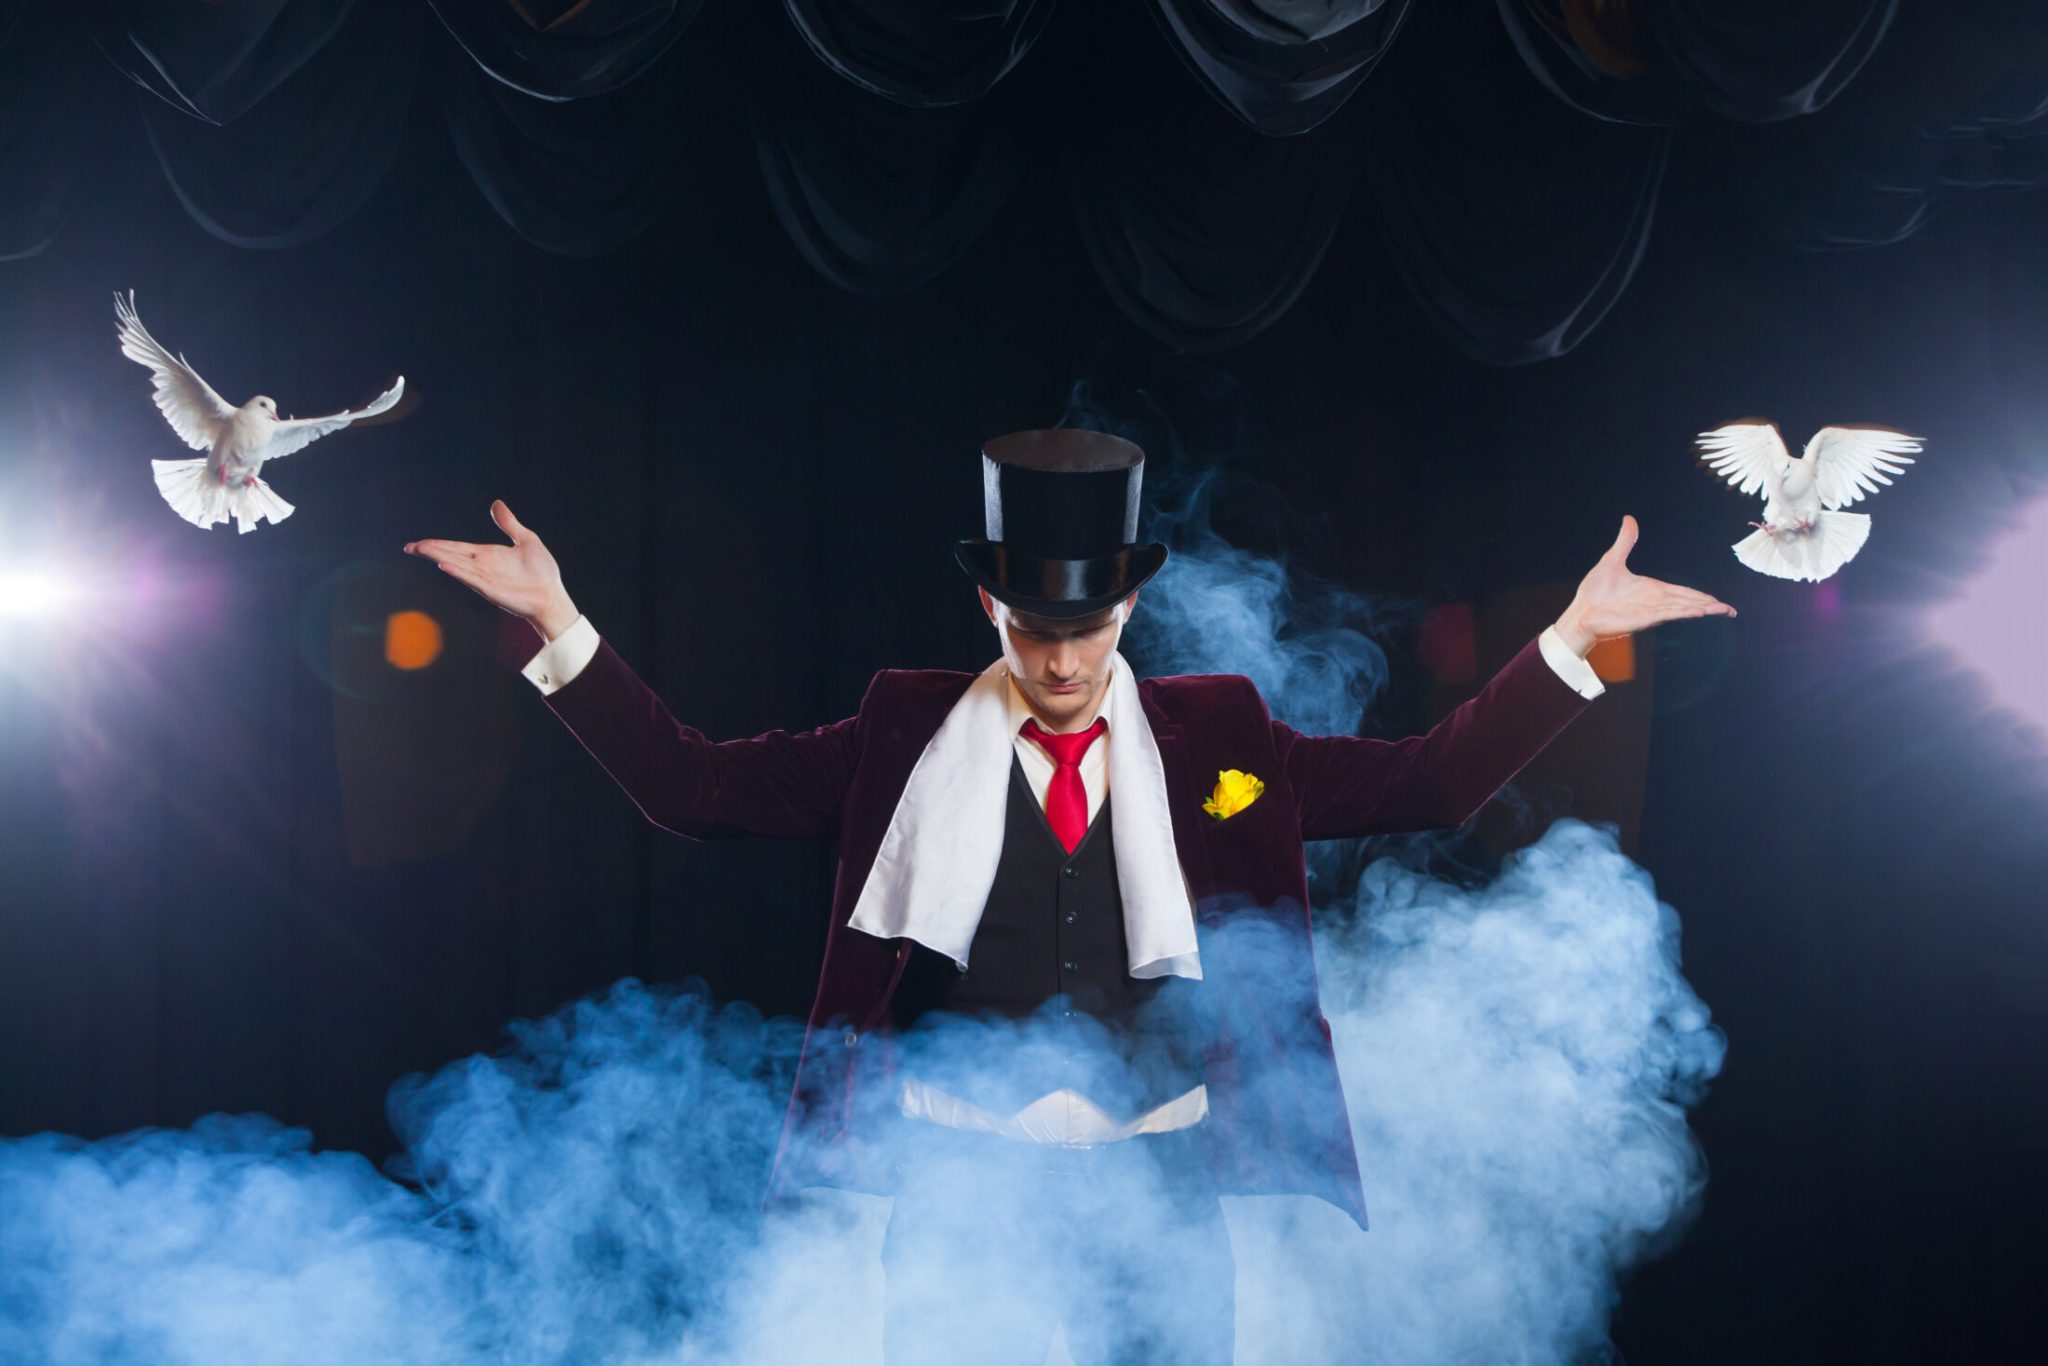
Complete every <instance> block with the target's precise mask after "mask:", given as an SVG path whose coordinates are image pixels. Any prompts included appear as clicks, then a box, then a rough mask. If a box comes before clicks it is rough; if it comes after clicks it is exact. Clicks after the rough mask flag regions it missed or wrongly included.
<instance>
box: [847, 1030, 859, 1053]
mask: <svg viewBox="0 0 2048 1366" xmlns="http://www.w3.org/2000/svg"><path fill="white" fill-rule="evenodd" d="M843 1042H844V1043H845V1044H846V1046H847V1047H848V1048H851V1047H853V1046H854V1045H855V1044H857V1043H859V1042H860V1035H859V1034H858V1033H856V1032H855V1031H853V1030H851V1029H849V1030H847V1031H846V1038H845V1040H844V1041H843Z"/></svg>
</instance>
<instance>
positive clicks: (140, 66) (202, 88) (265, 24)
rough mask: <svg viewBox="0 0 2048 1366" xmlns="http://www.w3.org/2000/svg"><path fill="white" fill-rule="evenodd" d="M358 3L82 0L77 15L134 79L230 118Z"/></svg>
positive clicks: (191, 108)
mask: <svg viewBox="0 0 2048 1366" xmlns="http://www.w3.org/2000/svg"><path fill="white" fill-rule="evenodd" d="M354 4H355V0H239V2H238V3H236V4H232V5H211V4H166V3H164V0H80V3H79V5H78V14H79V17H80V18H81V19H82V20H83V21H84V23H85V26H86V30H87V31H88V32H89V33H91V34H92V37H93V41H94V42H96V43H98V44H99V48H100V51H101V52H103V53H105V54H106V57H107V60H108V61H110V62H112V63H113V64H114V65H115V66H116V67H118V68H119V69H120V70H121V71H123V72H125V73H127V75H128V77H129V78H130V79H131V80H133V81H135V82H136V83H137V84H139V85H141V86H142V87H143V88H144V89H146V90H148V91H151V92H152V93H154V94H156V95H158V96H160V97H161V98H163V99H164V100H165V101H167V102H168V103H169V104H170V105H171V106H172V107H173V108H175V109H178V110H180V111H181V112H183V113H186V114H189V115H191V116H192V117H193V118H195V119H199V120H201V121H203V122H205V123H227V122H229V121H230V120H232V119H235V118H238V117H240V116H241V115H242V114H243V113H244V112H245V111H247V110H248V109H249V108H250V107H251V106H252V105H254V104H255V103H256V102H257V101H258V100H261V99H262V98H263V97H264V96H266V95H268V94H269V93H270V92H271V91H273V90H275V89H276V88H277V87H278V86H279V85H281V84H283V83H284V82H285V81H287V80H289V79H290V78H291V76H292V73H293V72H295V71H297V70H298V69H299V68H300V67H302V66H304V65H305V64H306V63H307V62H309V61H311V60H312V58H313V56H314V54H315V53H317V52H319V51H320V49H321V48H323V47H325V46H326V45H327V40H328V39H330V38H332V37H333V36H334V34H335V33H336V31H338V30H339V29H340V28H341V25H342V22H343V21H344V20H346V19H347V18H348V13H349V10H350V9H351V8H352V7H353V6H354ZM373 8H375V9H377V10H379V11H380V13H381V11H382V10H383V7H382V6H374V7H373Z"/></svg>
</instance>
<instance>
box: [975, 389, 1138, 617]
mask: <svg viewBox="0 0 2048 1366" xmlns="http://www.w3.org/2000/svg"><path fill="white" fill-rule="evenodd" d="M1144 477H1145V452H1144V451H1142V450H1140V449H1139V448H1138V447H1137V446H1136V445H1135V444H1133V443H1132V442H1129V441H1126V440H1124V439H1123V438H1122V437H1120V436H1111V435H1109V434H1108V433H1107V432H1091V431H1082V430H1080V429H1078V428H1058V429H1054V430H1049V431H1037V432H1012V433H1011V434H1010V435H1008V436H999V437H996V438H995V439H994V440H992V441H989V442H987V443H986V444H984V445H983V446H982V449H981V488H982V513H983V518H984V520H985V521H986V523H987V533H988V534H987V535H986V537H984V538H981V539H977V540H968V541H961V542H959V543H958V544H957V545H956V546H955V547H954V549H953V555H954V558H956V559H957V560H959V561H960V567H961V568H962V569H965V570H966V571H967V573H968V576H969V577H970V578H972V579H973V580H974V581H975V582H976V583H978V584H980V585H981V586H982V587H983V588H986V589H987V590H988V594H989V596H990V597H992V598H994V599H995V600H996V601H998V602H1002V603H1007V604H1008V605H1009V606H1011V607H1013V608H1015V609H1016V610H1018V611H1019V612H1028V613H1030V614H1032V615H1033V616H1040V617H1085V616H1088V615H1090V614H1091V613H1095V612H1099V611H1101V610H1102V609H1103V608H1105V607H1108V606H1109V605H1110V604H1111V603H1115V602H1120V601H1122V600H1123V599H1124V598H1127V597H1129V596H1130V595H1131V593H1132V592H1133V591H1135V590H1136V589H1137V588H1138V586H1139V585H1140V584H1143V583H1144V582H1145V581H1146V580H1147V579H1149V578H1151V577H1152V576H1153V575H1154V574H1157V573H1158V572H1159V569H1160V566H1161V565H1163V564H1165V563H1166V547H1165V546H1163V545H1158V544H1154V543H1146V544H1142V545H1141V544H1139V543H1138V493H1139V489H1140V488H1141V487H1142V485H1143V482H1144Z"/></svg>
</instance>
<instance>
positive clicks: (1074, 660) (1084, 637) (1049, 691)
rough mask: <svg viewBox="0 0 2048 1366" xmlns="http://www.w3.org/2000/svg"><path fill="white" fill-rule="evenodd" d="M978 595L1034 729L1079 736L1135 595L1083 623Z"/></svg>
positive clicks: (984, 591)
mask: <svg viewBox="0 0 2048 1366" xmlns="http://www.w3.org/2000/svg"><path fill="white" fill-rule="evenodd" d="M976 591H977V592H979V593H980V594H981V610H982V611H984V612H986V613H987V614H988V619H989V620H990V621H991V622H992V623H994V625H995V628H996V635H997V636H998V637H1000V638H1001V640H1002V642H1003V661H1004V662H1005V663H1006V664H1008V665H1009V666H1010V676H1011V677H1012V678H1014V679H1015V680H1016V681H1017V687H1018V688H1019V689H1020V690H1021V691H1022V692H1023V694H1024V700H1025V701H1026V702H1028V703H1029V704H1030V706H1031V710H1032V711H1033V712H1035V713H1036V714H1037V716H1038V721H1039V724H1040V725H1042V726H1044V727H1045V728H1046V729H1047V730H1050V731H1054V732H1062V731H1074V730H1080V729H1081V728H1082V725H1083V723H1084V722H1086V721H1087V720H1088V719H1089V718H1091V717H1093V716H1094V715H1095V712H1096V710H1097V709H1098V708H1099V707H1100V706H1101V703H1102V694H1103V690H1104V689H1105V688H1107V687H1108V686H1109V667H1110V656H1111V655H1112V654H1114V653H1115V652H1116V644H1117V641H1118V639H1119V638H1120V637H1121V636H1122V635H1123V630H1124V624H1125V623H1126V622H1128V621H1129V620H1130V619H1131V613H1132V611H1133V610H1135V609H1136V607H1137V605H1138V594H1137V592H1136V590H1133V591H1132V593H1131V595H1130V596H1129V597H1127V598H1125V599H1123V600H1122V601H1120V602H1115V603H1112V604H1110V605H1109V606H1108V607H1105V608H1103V609H1102V610H1101V611H1099V612H1093V613H1090V614H1089V615H1087V616H1085V617H1040V616H1033V615H1032V614H1031V613H1029V612H1022V611H1019V610H1018V609H1016V608H1014V607H1011V606H1010V605H1009V604H1008V603H1004V602H998V601H997V600H996V599H994V598H992V597H990V596H989V592H988V590H987V589H986V588H981V589H977V590H976Z"/></svg>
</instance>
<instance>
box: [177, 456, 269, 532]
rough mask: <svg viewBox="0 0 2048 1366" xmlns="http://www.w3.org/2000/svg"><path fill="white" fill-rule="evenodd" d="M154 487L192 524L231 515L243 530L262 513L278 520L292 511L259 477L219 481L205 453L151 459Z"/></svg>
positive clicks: (251, 527) (250, 527) (260, 518)
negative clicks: (187, 457) (231, 482)
mask: <svg viewBox="0 0 2048 1366" xmlns="http://www.w3.org/2000/svg"><path fill="white" fill-rule="evenodd" d="M149 464H150V468H151V469H153V470H154V471H155V472H156V489H157V492H158V493H161V494H162V495H163V496H164V501H165V502H166V503H169V504H170V505H171V510H172V511H173V512H175V513H177V514H178V515H179V516H180V517H183V518H184V519H185V520H186V521H188V522H190V523H191V524H192V525H193V526H196V527H210V526H214V525H217V524H218V523H221V522H225V521H227V520H228V519H229V518H231V517H232V518H233V519H234V521H235V526H236V528H237V530H239V531H241V532H244V533H247V532H251V531H254V530H255V529H256V524H257V523H259V522H261V521H263V520H264V519H265V518H266V517H267V518H269V519H270V521H271V522H273V523H276V522H282V521H283V520H284V519H285V518H287V517H289V516H291V515H292V510H293V509H292V505H291V504H290V503H287V502H286V501H285V500H284V499H282V498H280V497H278V496H277V492H276V490H274V489H272V488H271V487H270V485H269V484H266V483H265V482H263V480H261V479H252V480H250V481H249V482H248V483H246V484H235V485H233V486H230V485H227V484H223V483H221V481H220V480H219V479H218V478H216V477H215V476H214V475H213V474H211V473H209V472H208V470H207V468H206V459H205V457H203V456H202V457H200V458H198V459H196V460H152V461H150V462H149Z"/></svg>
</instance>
